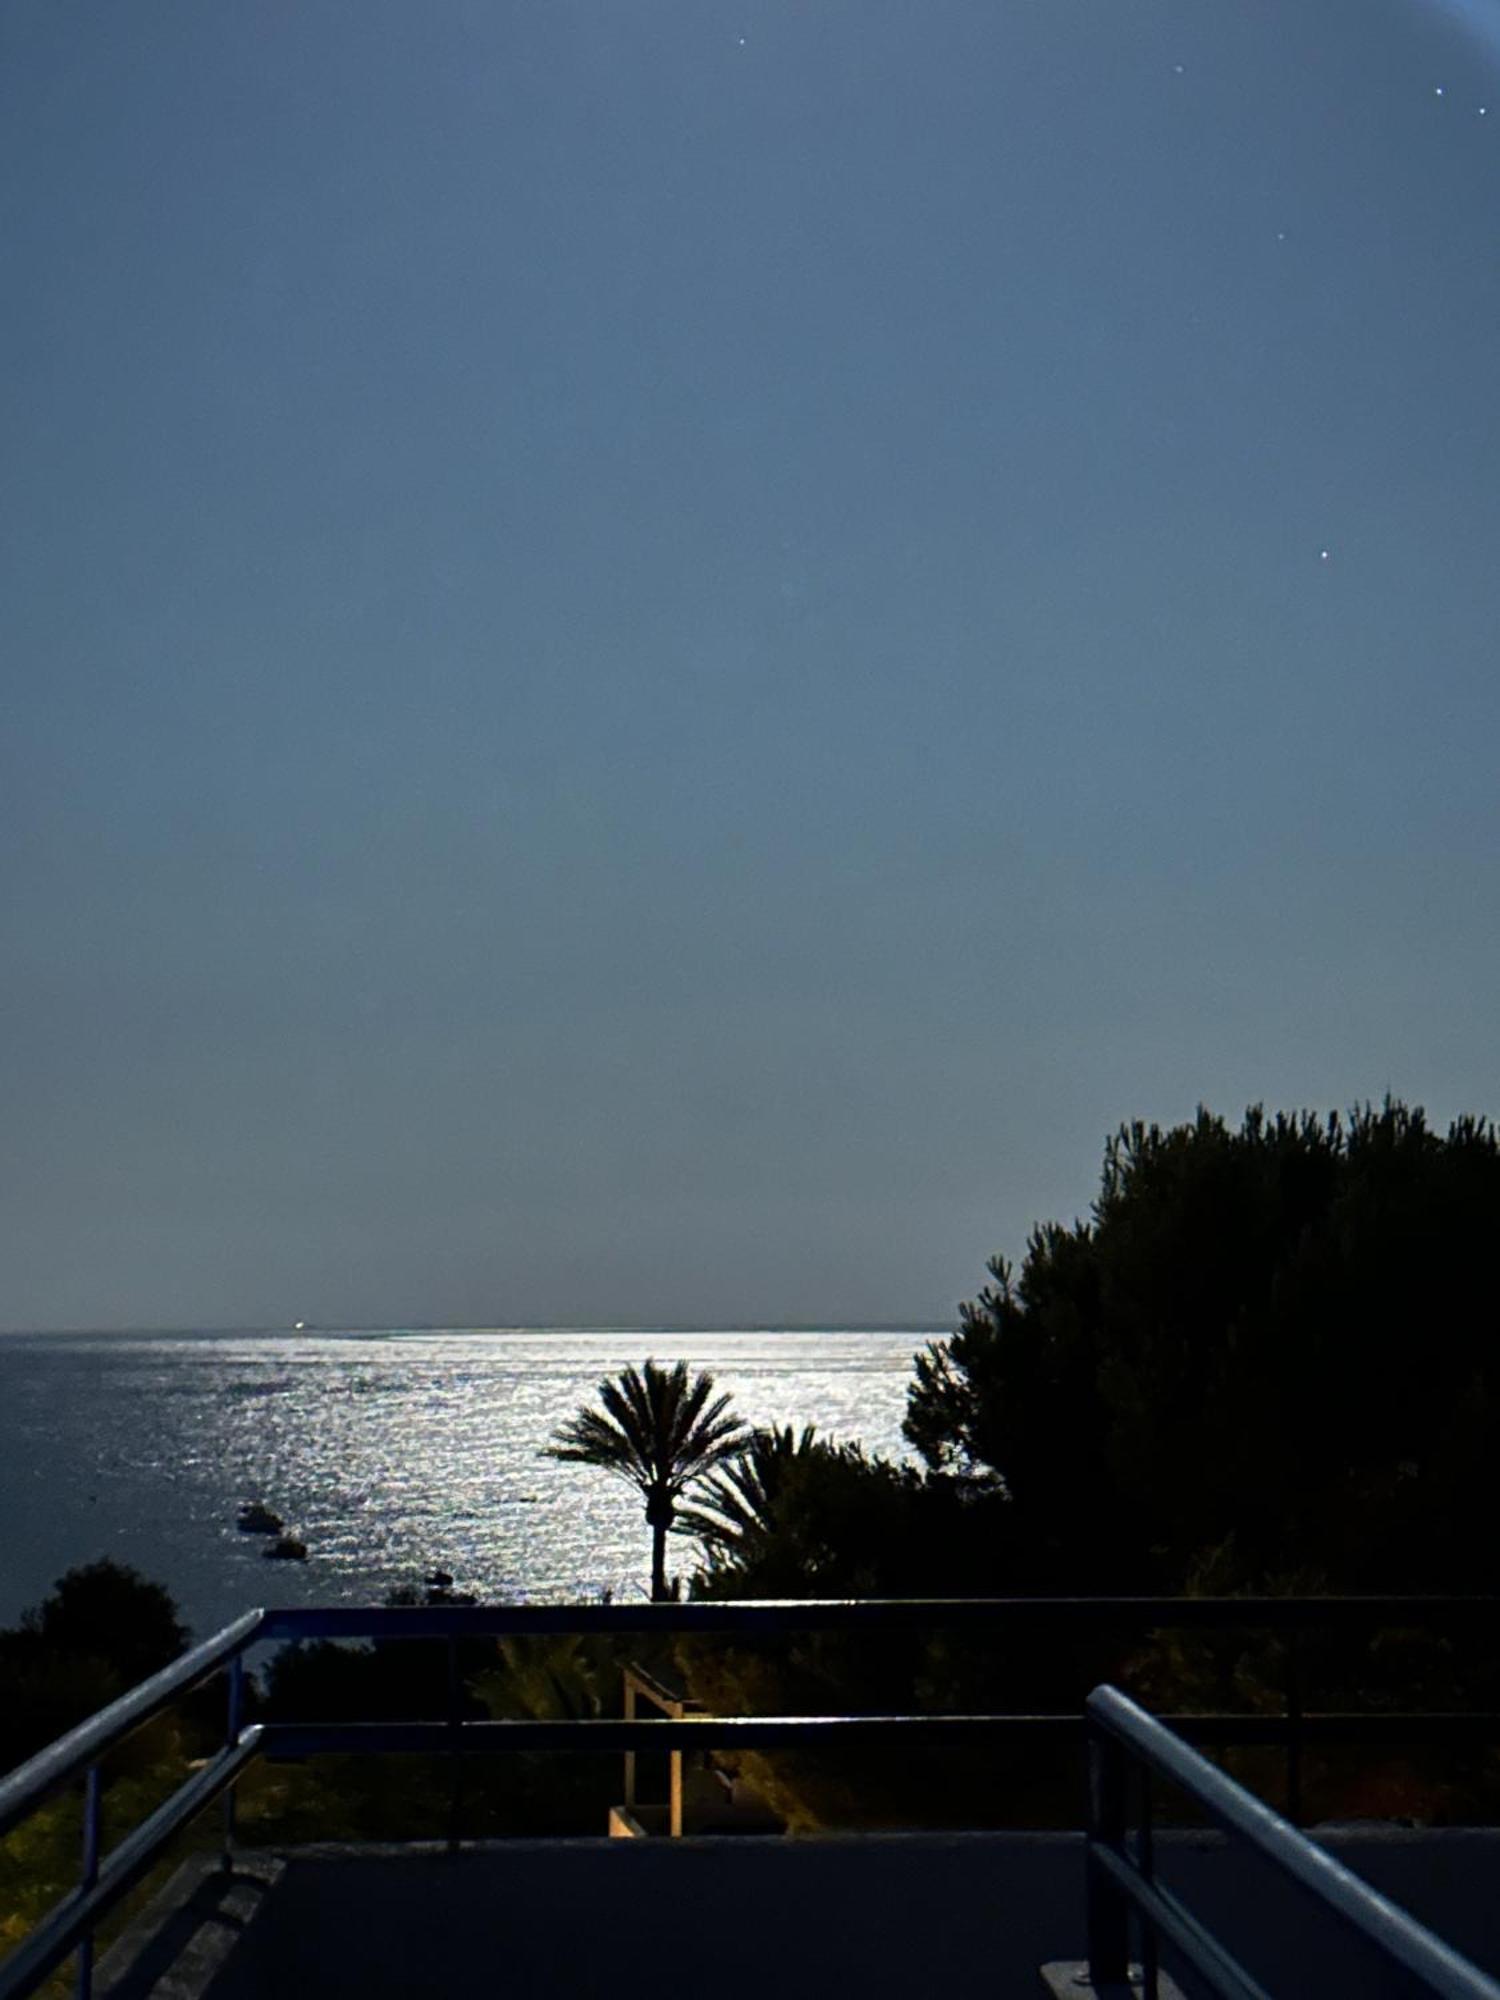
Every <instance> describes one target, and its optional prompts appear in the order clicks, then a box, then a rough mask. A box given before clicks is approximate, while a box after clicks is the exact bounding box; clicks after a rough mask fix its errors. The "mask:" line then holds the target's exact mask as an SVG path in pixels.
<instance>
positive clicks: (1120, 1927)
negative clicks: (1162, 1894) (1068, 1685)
mask: <svg viewBox="0 0 1500 2000" xmlns="http://www.w3.org/2000/svg"><path fill="white" fill-rule="evenodd" d="M1088 1759H1089V1826H1088V1844H1087V1847H1086V1849H1085V1861H1084V1867H1085V1873H1086V1887H1087V1893H1088V1951H1089V1979H1090V1981H1091V1983H1092V1984H1093V1986H1094V1988H1095V1990H1096V1991H1098V1990H1101V1989H1103V1988H1104V1987H1105V1986H1107V1985H1108V1984H1109V1983H1110V1982H1111V1981H1113V1982H1115V1984H1117V1985H1121V1986H1123V1985H1124V1984H1125V1981H1126V1979H1127V1978H1128V1977H1129V1971H1130V1906H1129V1904H1128V1903H1127V1902H1126V1900H1125V1894H1124V1891H1123V1890H1122V1889H1120V1887H1119V1886H1118V1885H1117V1884H1116V1883H1115V1882H1114V1881H1113V1880H1112V1879H1111V1878H1110V1877H1109V1876H1108V1875H1107V1874H1106V1873H1105V1871H1104V1870H1103V1868H1101V1867H1100V1866H1099V1863H1098V1861H1097V1859H1096V1854H1097V1851H1098V1849H1099V1848H1101V1847H1108V1848H1111V1849H1113V1851H1114V1852H1115V1853H1116V1854H1123V1853H1124V1849H1125V1813H1126V1799H1125V1773H1126V1764H1125V1746H1124V1744H1122V1743H1118V1742H1116V1740H1115V1738H1114V1737H1113V1736H1111V1735H1110V1734H1109V1733H1108V1732H1107V1731H1105V1730H1103V1729H1098V1728H1090V1730H1089V1733H1088Z"/></svg>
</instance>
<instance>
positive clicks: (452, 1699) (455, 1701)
mask: <svg viewBox="0 0 1500 2000" xmlns="http://www.w3.org/2000/svg"><path fill="white" fill-rule="evenodd" d="M458 1709H459V1678H458V1639H457V1637H456V1635H455V1634H453V1633H449V1635H448V1759H449V1766H448V1848H449V1852H450V1853H451V1852H452V1851H453V1850H454V1849H455V1848H456V1847H457V1846H458V1821H459V1806H460V1800H461V1795H462V1788H463V1759H462V1758H461V1757H460V1756H459V1742H458V1732H459V1730H460V1728H461V1727H462V1719H461V1717H460V1715H459V1712H458Z"/></svg>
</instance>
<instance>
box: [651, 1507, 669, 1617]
mask: <svg viewBox="0 0 1500 2000" xmlns="http://www.w3.org/2000/svg"><path fill="white" fill-rule="evenodd" d="M671 1594H672V1593H671V1592H670V1591H669V1590H668V1588H667V1525H666V1523H665V1521H653V1522H652V1523H651V1602H652V1603H653V1604H665V1603H666V1602H667V1601H668V1599H669V1598H670V1597H671Z"/></svg>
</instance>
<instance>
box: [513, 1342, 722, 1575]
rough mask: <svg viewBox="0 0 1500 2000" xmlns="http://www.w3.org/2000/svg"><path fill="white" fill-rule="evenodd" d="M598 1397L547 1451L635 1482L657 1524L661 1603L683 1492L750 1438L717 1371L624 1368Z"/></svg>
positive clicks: (654, 1570) (655, 1569)
mask: <svg viewBox="0 0 1500 2000" xmlns="http://www.w3.org/2000/svg"><path fill="white" fill-rule="evenodd" d="M599 1403H600V1405H601V1406H602V1407H600V1408H597V1409H596V1408H593V1407H591V1406H589V1405H587V1404H585V1405H584V1407H583V1408H582V1409H580V1410H579V1412H578V1414H577V1416H575V1417H574V1418H572V1419H571V1421H569V1422H568V1423H565V1424H560V1425H559V1426H558V1428H557V1430H556V1431H555V1432H554V1433H553V1438H552V1443H551V1444H550V1445H548V1446H547V1451H546V1455H547V1457H548V1458H559V1459H563V1460H565V1461H567V1462H569V1463H571V1464H574V1465H597V1466H599V1467H601V1468H602V1469H603V1470H604V1471H605V1472H612V1473H614V1474H615V1476H616V1477H617V1478H620V1479H623V1480H625V1481H626V1482H627V1483H628V1484H629V1485H631V1486H633V1487H635V1489H636V1491H637V1492H638V1493H639V1494H640V1495H641V1496H642V1498H643V1499H644V1500H645V1502H646V1520H647V1522H648V1523H649V1524H650V1528H651V1596H652V1600H653V1602H656V1603H661V1602H662V1601H664V1600H665V1599H666V1598H668V1597H669V1596H670V1595H671V1593H670V1591H669V1589H668V1587H667V1535H668V1532H669V1531H670V1529H671V1528H672V1526H673V1524H674V1522H675V1520H676V1518H677V1508H678V1502H679V1501H680V1500H681V1498H682V1496H683V1494H684V1492H685V1491H686V1490H687V1488H688V1487H689V1486H691V1485H692V1484H693V1483H694V1482H695V1481H697V1480H699V1479H702V1478H703V1476H704V1475H705V1474H706V1473H710V1472H712V1471H713V1470H714V1468H715V1466H719V1465H722V1464H723V1463H724V1462H725V1460H726V1459H731V1458H734V1457H736V1456H737V1455H738V1454H739V1453H740V1452H741V1451H742V1450H743V1449H744V1448H745V1446H746V1444H747V1443H748V1441H749V1433H748V1432H747V1430H746V1427H745V1425H744V1424H743V1423H741V1421H740V1420H739V1418H738V1417H735V1416H732V1415H730V1414H729V1397H728V1396H727V1395H723V1396H715V1395H714V1378H713V1377H712V1375H709V1374H707V1373H706V1372H702V1371H700V1372H699V1373H698V1374H697V1375H694V1376H692V1377H691V1378H690V1377H689V1375H688V1368H687V1363H686V1362H685V1361H679V1362H678V1363H677V1365H676V1366H675V1367H674V1368H670V1369H669V1368H662V1367H659V1366H658V1365H657V1363H656V1362H654V1361H648V1362H647V1363H646V1365H645V1367H644V1368H643V1369H640V1370H637V1369H635V1368H624V1369H622V1370H621V1371H620V1373H619V1374H618V1375H617V1376H614V1377H612V1378H611V1377H609V1376H606V1377H605V1379H604V1380H603V1381H602V1382H601V1383H600V1384H599Z"/></svg>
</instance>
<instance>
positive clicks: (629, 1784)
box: [621, 1668, 635, 1813]
mask: <svg viewBox="0 0 1500 2000" xmlns="http://www.w3.org/2000/svg"><path fill="white" fill-rule="evenodd" d="M622 1678H623V1681H624V1700H623V1702H622V1703H621V1706H622V1708H623V1709H624V1712H625V1720H626V1721H627V1722H634V1721H635V1682H634V1681H633V1680H632V1679H631V1678H630V1670H629V1669H628V1668H627V1669H626V1670H625V1673H624V1675H623V1676H622ZM625 1808H626V1810H627V1811H628V1812H632V1813H633V1812H634V1811H635V1752H634V1751H633V1750H627V1751H626V1752H625Z"/></svg>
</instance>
